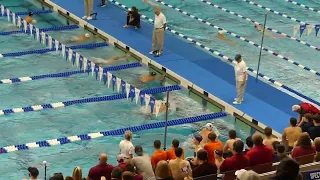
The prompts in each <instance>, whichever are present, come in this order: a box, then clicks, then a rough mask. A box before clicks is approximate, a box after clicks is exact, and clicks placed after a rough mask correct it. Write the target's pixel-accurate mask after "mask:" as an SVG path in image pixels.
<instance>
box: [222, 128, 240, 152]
mask: <svg viewBox="0 0 320 180" xmlns="http://www.w3.org/2000/svg"><path fill="white" fill-rule="evenodd" d="M236 140H241V139H239V138H237V132H236V131H235V130H230V131H229V139H228V140H227V142H226V144H225V145H224V148H223V157H224V158H227V157H231V156H232V150H233V143H234V142H235V141H236Z"/></svg>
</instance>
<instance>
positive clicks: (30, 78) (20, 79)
mask: <svg viewBox="0 0 320 180" xmlns="http://www.w3.org/2000/svg"><path fill="white" fill-rule="evenodd" d="M141 66H142V64H141V63H130V64H124V65H118V66H110V67H105V68H104V71H106V72H108V71H120V70H123V69H130V68H136V67H141ZM83 73H87V72H86V71H84V70H79V71H68V72H61V73H54V74H43V75H38V76H26V77H18V78H10V79H2V80H0V84H13V83H19V82H26V81H34V80H40V79H45V78H60V77H68V76H72V75H75V74H83Z"/></svg>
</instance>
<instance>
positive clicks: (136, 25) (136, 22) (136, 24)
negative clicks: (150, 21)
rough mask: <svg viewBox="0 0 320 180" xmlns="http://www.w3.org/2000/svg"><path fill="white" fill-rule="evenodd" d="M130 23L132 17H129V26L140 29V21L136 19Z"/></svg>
mask: <svg viewBox="0 0 320 180" xmlns="http://www.w3.org/2000/svg"><path fill="white" fill-rule="evenodd" d="M129 21H130V16H129V15H127V25H128V26H129V25H130V26H134V27H137V28H140V19H135V20H134V21H132V22H129Z"/></svg>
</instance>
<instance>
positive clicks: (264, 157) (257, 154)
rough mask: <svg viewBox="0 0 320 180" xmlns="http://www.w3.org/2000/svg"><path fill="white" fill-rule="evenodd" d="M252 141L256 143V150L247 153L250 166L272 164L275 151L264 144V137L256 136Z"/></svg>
mask: <svg viewBox="0 0 320 180" xmlns="http://www.w3.org/2000/svg"><path fill="white" fill-rule="evenodd" d="M252 141H253V143H254V148H253V149H251V150H250V151H249V152H247V156H248V157H249V161H250V166H257V165H260V164H267V163H272V161H273V150H272V149H271V148H270V147H268V146H266V145H264V144H263V139H262V136H261V135H260V134H254V135H253V136H252Z"/></svg>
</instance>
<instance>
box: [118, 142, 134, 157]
mask: <svg viewBox="0 0 320 180" xmlns="http://www.w3.org/2000/svg"><path fill="white" fill-rule="evenodd" d="M119 148H120V153H121V154H123V155H125V156H126V158H129V157H130V155H133V153H134V146H133V144H132V142H131V141H128V140H126V139H125V140H122V141H121V142H120V144H119Z"/></svg>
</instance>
